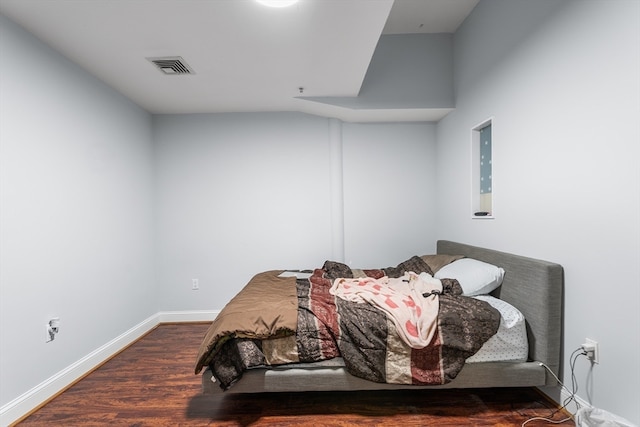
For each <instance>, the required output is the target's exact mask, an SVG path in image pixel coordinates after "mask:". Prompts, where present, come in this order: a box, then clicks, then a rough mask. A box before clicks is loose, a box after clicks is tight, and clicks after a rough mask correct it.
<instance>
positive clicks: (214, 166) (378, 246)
mask: <svg viewBox="0 0 640 427" xmlns="http://www.w3.org/2000/svg"><path fill="white" fill-rule="evenodd" d="M340 127H342V132H341V133H340V135H341V141H340V143H339V146H341V147H342V151H343V158H342V161H343V169H344V186H343V188H344V217H343V219H340V218H337V219H338V220H340V221H344V223H343V224H341V223H336V222H335V218H334V219H333V220H332V218H333V217H332V214H331V210H332V203H334V202H335V201H336V200H335V199H336V197H340V196H341V195H340V194H336V193H334V192H332V179H338V180H340V181H341V180H342V177H340V176H333V174H335V170H334V169H335V168H333V167H332V164H331V161H332V160H331V159H332V157H331V150H332V144H333V143H334V142H332V141H331V136H330V132H329V119H325V118H320V117H315V116H309V115H304V114H295V113H270V114H210V115H187V116H156V117H155V126H154V130H155V140H156V162H157V170H158V176H157V187H156V188H157V197H156V199H157V216H158V223H157V233H156V235H157V251H158V256H157V259H158V283H159V286H160V289H159V292H160V295H161V303H160V308H161V310H207V309H220V308H222V306H223V305H224V304H225V303H226V302H227V301H228V300H229V299H230V298H231V297H233V295H234V294H235V293H236V292H237V291H239V290H240V289H241V287H242V286H244V284H245V283H246V281H247V280H248V279H249V278H250V277H251V276H252V275H253V274H255V273H256V272H259V271H263V270H266V269H278V268H282V269H284V268H314V267H320V266H322V263H323V262H324V261H325V260H327V259H335V258H334V255H335V254H334V252H335V250H334V245H333V241H332V239H333V238H334V236H336V235H340V233H337V234H336V233H335V229H336V228H344V229H345V231H344V242H342V244H343V245H344V247H345V248H346V251H347V252H349V253H351V254H356V255H357V256H361V257H363V258H360V259H355V258H354V259H353V260H352V261H359V260H362V261H370V262H377V261H379V260H380V259H381V260H384V262H386V263H389V262H390V261H389V260H390V259H392V260H397V262H399V261H403V260H404V259H406V258H407V257H409V256H411V255H414V254H421V253H423V252H425V250H427V249H431V248H432V246H433V239H432V235H433V230H432V224H433V221H432V220H430V218H432V216H433V213H432V210H431V206H429V205H428V203H426V202H425V200H428V199H429V198H430V196H431V195H433V194H434V192H435V187H434V186H433V184H431V182H433V177H434V174H435V172H434V165H435V163H434V162H435V138H434V130H435V126H434V125H427V124H377V125H371V124H353V123H350V124H340ZM389 159H392V160H393V159H397V162H393V161H392V163H391V165H390V164H389ZM338 175H339V174H338ZM363 178H364V179H363ZM405 182H420V183H423V184H422V185H421V188H420V189H418V190H417V191H413V192H409V191H406V189H404V188H403V189H402V191H401V192H400V196H398V192H397V187H401V186H402V183H405ZM340 185H342V182H341V183H340ZM414 197H418V199H417V200H411V199H413V198H414ZM419 197H424V199H419ZM389 199H390V200H389ZM407 200H411V202H410V203H409V202H408V201H407ZM398 201H399V202H400V208H399V207H398V205H397V203H398ZM399 212H400V214H399ZM393 218H400V220H399V221H394V222H393V224H392V226H386V224H388V221H389V219H393ZM370 230H376V232H378V233H379V235H378V236H375V235H374V234H371V233H370V232H369V231H370ZM416 236H420V238H419V239H416ZM372 254H375V257H372ZM407 254H408V256H406V255H407ZM354 256H355V255H354ZM403 257H404V258H403ZM394 262H395V261H394ZM371 265H372V266H378V267H380V266H382V265H378V264H371ZM371 265H370V266H371ZM385 265H386V264H385ZM193 278H198V279H199V282H200V290H199V291H192V290H191V279H193Z"/></svg>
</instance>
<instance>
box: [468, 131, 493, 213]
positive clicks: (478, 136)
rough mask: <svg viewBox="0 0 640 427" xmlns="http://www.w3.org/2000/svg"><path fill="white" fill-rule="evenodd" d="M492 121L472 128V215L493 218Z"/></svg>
mask: <svg viewBox="0 0 640 427" xmlns="http://www.w3.org/2000/svg"><path fill="white" fill-rule="evenodd" d="M491 125H492V123H491V120H487V121H485V122H483V123H481V124H479V125H478V126H476V127H475V128H473V129H472V137H471V144H472V149H471V162H472V165H471V172H472V176H473V179H472V199H471V204H472V216H473V217H474V218H493V155H492V145H493V144H492V142H493V138H492V126H491Z"/></svg>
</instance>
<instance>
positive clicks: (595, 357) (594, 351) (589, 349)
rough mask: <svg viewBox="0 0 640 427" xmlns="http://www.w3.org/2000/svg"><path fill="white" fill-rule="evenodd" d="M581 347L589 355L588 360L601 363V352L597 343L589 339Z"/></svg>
mask: <svg viewBox="0 0 640 427" xmlns="http://www.w3.org/2000/svg"><path fill="white" fill-rule="evenodd" d="M581 347H582V350H583V351H584V352H585V353H586V354H587V359H589V360H590V361H592V362H593V363H600V352H599V348H598V342H597V341H594V340H592V339H590V338H587V339H586V340H585V342H584V344H582V346H581Z"/></svg>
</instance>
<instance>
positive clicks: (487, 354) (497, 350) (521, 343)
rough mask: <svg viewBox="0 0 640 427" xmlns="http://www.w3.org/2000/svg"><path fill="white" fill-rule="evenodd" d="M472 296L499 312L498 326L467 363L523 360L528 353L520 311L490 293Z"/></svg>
mask: <svg viewBox="0 0 640 427" xmlns="http://www.w3.org/2000/svg"><path fill="white" fill-rule="evenodd" d="M474 298H476V299H479V300H482V301H486V302H487V303H489V304H490V305H491V306H492V307H493V308H495V309H496V310H498V311H499V312H500V326H499V327H498V332H497V333H496V334H495V335H494V336H492V337H491V338H489V340H488V341H487V342H485V343H484V345H483V346H482V348H480V350H478V352H477V353H476V354H474V355H473V356H471V357H469V358H468V359H467V363H476V362H525V361H526V360H527V357H528V354H529V343H528V341H527V329H526V326H525V321H524V316H523V315H522V313H521V312H520V311H519V310H518V309H517V308H515V307H514V306H512V305H511V304H509V303H508V302H505V301H502V300H501V299H498V298H495V297H492V296H490V295H478V296H476V297H474Z"/></svg>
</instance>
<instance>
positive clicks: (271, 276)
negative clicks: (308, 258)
mask: <svg viewBox="0 0 640 427" xmlns="http://www.w3.org/2000/svg"><path fill="white" fill-rule="evenodd" d="M281 272H282V271H281V270H280V271H266V272H264V273H260V274H257V275H255V276H254V277H253V278H252V279H251V280H250V281H249V283H247V285H246V286H245V287H244V289H242V290H241V291H240V293H238V294H237V295H236V296H235V297H234V298H233V299H232V300H231V301H229V303H228V304H227V305H226V306H225V307H224V308H223V309H222V311H221V312H220V314H218V316H216V319H215V320H214V321H213V323H212V324H211V326H210V327H209V329H208V330H207V333H206V335H205V337H204V340H203V341H202V344H200V349H199V351H198V359H197V364H196V368H195V371H196V374H197V373H199V372H200V371H201V370H202V368H203V367H204V366H206V365H208V364H209V363H210V362H211V360H212V359H213V357H214V356H215V355H216V354H217V353H218V351H219V350H220V348H221V347H222V345H223V344H224V343H225V342H226V341H227V340H229V339H231V338H255V339H266V338H274V337H283V336H286V335H293V334H295V331H296V325H297V323H298V295H297V292H296V278H295V277H278V275H279V274H280V273H281Z"/></svg>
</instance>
